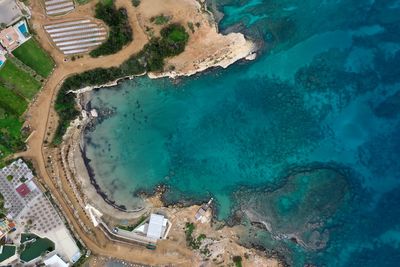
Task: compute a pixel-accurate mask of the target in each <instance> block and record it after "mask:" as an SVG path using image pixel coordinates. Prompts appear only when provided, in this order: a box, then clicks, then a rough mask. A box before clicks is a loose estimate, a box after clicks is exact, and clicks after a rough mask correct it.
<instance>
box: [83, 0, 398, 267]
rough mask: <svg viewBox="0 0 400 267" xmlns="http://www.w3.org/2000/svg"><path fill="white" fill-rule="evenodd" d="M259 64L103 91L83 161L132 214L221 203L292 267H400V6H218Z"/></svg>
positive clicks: (226, 1) (227, 2) (251, 1)
mask: <svg viewBox="0 0 400 267" xmlns="http://www.w3.org/2000/svg"><path fill="white" fill-rule="evenodd" d="M210 6H211V7H214V8H217V9H218V10H219V11H220V12H222V13H223V14H224V16H223V17H222V18H221V20H220V21H219V28H220V30H221V31H222V32H230V31H241V32H243V33H245V34H246V36H248V37H249V38H252V39H253V40H255V41H257V42H258V43H259V44H260V45H261V46H262V48H261V49H260V53H259V55H258V58H257V59H256V60H255V61H252V62H239V63H237V64H235V65H233V66H230V67H229V68H228V69H226V70H222V69H214V70H210V71H207V72H205V73H202V74H200V75H196V76H195V77H190V78H183V79H179V80H177V81H171V80H169V79H159V80H150V79H148V78H146V77H142V78H137V79H134V80H132V81H125V82H122V83H121V84H120V85H118V86H116V87H115V88H109V89H101V90H97V91H95V92H93V94H92V96H91V97H92V98H91V102H90V103H89V107H91V108H96V109H98V110H99V111H100V114H101V116H100V118H99V119H98V120H97V121H96V122H95V125H94V126H93V127H91V128H90V129H88V130H87V131H86V133H85V153H86V157H87V158H88V160H89V165H90V167H91V169H92V172H93V175H94V177H95V179H96V181H97V183H98V185H99V186H100V188H101V189H102V191H103V192H104V193H105V194H106V195H107V197H108V198H109V199H110V200H112V201H115V203H116V204H118V205H123V206H125V208H128V209H131V208H134V207H138V206H140V205H141V199H140V197H139V196H138V194H139V193H141V192H147V193H151V192H152V191H153V189H154V188H155V187H156V186H157V185H165V186H166V187H167V192H166V195H165V201H166V202H167V203H176V202H183V203H190V202H198V201H205V200H208V198H209V197H211V196H212V197H214V198H215V199H216V208H217V217H218V219H220V220H225V221H226V222H227V223H229V224H234V223H242V224H245V225H247V227H248V229H249V231H248V234H246V235H244V236H242V237H241V242H243V243H244V244H246V245H253V246H258V247H259V248H262V249H265V250H266V251H267V252H268V253H271V254H277V255H279V256H281V257H282V258H284V259H285V261H286V262H287V264H288V265H290V266H305V265H307V264H309V266H366V267H370V266H371V267H376V266H400V208H399V207H400V1H399V0H346V1H345V0H323V1H321V0H303V1H294V0H240V1H239V0H218V1H215V2H210Z"/></svg>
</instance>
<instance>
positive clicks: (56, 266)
mask: <svg viewBox="0 0 400 267" xmlns="http://www.w3.org/2000/svg"><path fill="white" fill-rule="evenodd" d="M43 262H44V264H45V265H46V266H50V267H68V264H67V263H65V262H64V261H63V260H62V259H61V258H60V257H59V256H58V255H57V254H54V255H53V256H51V257H50V258H48V259H46V260H44V261H43Z"/></svg>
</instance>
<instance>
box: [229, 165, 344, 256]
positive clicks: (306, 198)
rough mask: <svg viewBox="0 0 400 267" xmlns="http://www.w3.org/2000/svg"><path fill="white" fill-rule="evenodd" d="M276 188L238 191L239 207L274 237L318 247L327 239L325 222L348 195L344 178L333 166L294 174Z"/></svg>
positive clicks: (313, 247) (321, 246) (323, 244)
mask: <svg viewBox="0 0 400 267" xmlns="http://www.w3.org/2000/svg"><path fill="white" fill-rule="evenodd" d="M285 180H286V181H285V183H284V184H283V185H282V186H281V187H280V188H278V189H276V190H271V189H268V188H267V189H264V190H257V192H254V191H251V192H248V191H241V192H238V193H237V194H236V198H237V199H238V202H239V207H240V210H241V211H242V212H243V213H244V214H245V215H246V216H247V217H248V218H249V220H250V221H251V222H252V223H253V224H254V223H255V222H256V223H259V224H261V225H263V226H264V227H265V229H266V230H267V231H268V232H269V233H270V234H271V237H272V238H273V239H276V240H281V239H288V240H291V241H293V242H295V243H296V244H299V245H300V246H302V247H303V248H305V249H308V250H317V249H322V248H324V247H325V246H326V243H327V242H328V241H329V230H328V229H326V228H325V227H326V223H327V221H328V219H329V218H332V217H333V216H334V215H335V213H336V212H337V211H338V209H340V208H341V207H342V206H343V204H344V202H345V199H346V197H348V194H349V192H348V191H349V185H348V183H347V179H346V177H345V176H344V175H343V174H341V173H339V172H337V171H336V170H334V169H329V168H322V169H312V170H306V171H301V172H297V173H294V174H292V175H290V176H288V177H287V178H286V179H285Z"/></svg>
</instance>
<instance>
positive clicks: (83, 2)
mask: <svg viewBox="0 0 400 267" xmlns="http://www.w3.org/2000/svg"><path fill="white" fill-rule="evenodd" d="M75 2H77V3H78V5H84V4H87V3H89V2H90V0H75Z"/></svg>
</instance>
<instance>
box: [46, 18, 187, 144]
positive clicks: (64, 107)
mask: <svg viewBox="0 0 400 267" xmlns="http://www.w3.org/2000/svg"><path fill="white" fill-rule="evenodd" d="M188 39H189V34H188V33H187V32H186V30H185V28H184V27H183V26H182V25H180V24H171V25H168V26H166V27H165V28H163V29H162V30H161V38H153V39H151V40H150V42H149V43H148V44H146V45H145V46H144V48H143V49H142V51H140V52H139V53H137V54H135V55H132V56H131V57H130V58H129V59H127V60H126V61H125V62H123V63H122V64H121V65H120V66H119V67H111V68H107V69H106V68H96V69H93V70H89V71H85V72H83V73H80V74H77V75H74V76H71V77H69V78H67V79H66V80H65V81H64V83H63V85H62V86H61V88H60V90H59V91H58V94H57V98H56V103H55V109H56V111H57V113H58V116H59V124H58V127H57V130H56V133H55V136H54V139H53V144H54V145H57V144H60V143H61V141H62V137H63V135H64V133H65V132H66V130H67V128H68V126H69V124H70V122H71V121H72V120H73V119H74V118H75V117H77V116H78V115H79V111H78V110H77V109H76V102H75V95H74V94H73V93H71V92H70V91H71V90H77V89H80V88H83V87H86V86H96V85H101V84H105V83H108V82H112V81H114V80H116V79H118V78H121V77H125V76H130V75H139V74H142V73H144V72H146V71H152V72H157V71H162V70H163V68H164V59H165V58H167V57H171V56H175V55H178V54H180V53H182V52H183V51H184V50H185V46H186V44H187V42H188Z"/></svg>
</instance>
